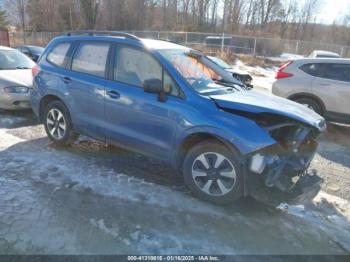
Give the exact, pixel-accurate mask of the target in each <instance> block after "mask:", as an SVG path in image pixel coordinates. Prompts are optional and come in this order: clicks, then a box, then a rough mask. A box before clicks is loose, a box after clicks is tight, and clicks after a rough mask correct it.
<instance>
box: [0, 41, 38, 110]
mask: <svg viewBox="0 0 350 262" xmlns="http://www.w3.org/2000/svg"><path fill="white" fill-rule="evenodd" d="M34 65H35V63H34V62H33V61H32V60H31V59H30V58H28V57H27V56H26V55H24V54H22V53H21V52H20V51H18V50H16V49H12V48H9V47H3V46H0V109H6V110H16V109H26V108H30V102H29V99H30V96H29V94H30V89H31V87H32V82H33V77H32V72H31V69H32V68H33V67H34Z"/></svg>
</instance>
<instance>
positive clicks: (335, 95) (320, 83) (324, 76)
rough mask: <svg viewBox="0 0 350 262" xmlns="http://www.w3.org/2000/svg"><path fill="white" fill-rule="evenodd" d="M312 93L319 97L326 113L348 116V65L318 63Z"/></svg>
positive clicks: (349, 73) (349, 111)
mask: <svg viewBox="0 0 350 262" xmlns="http://www.w3.org/2000/svg"><path fill="white" fill-rule="evenodd" d="M317 67H318V71H319V73H318V75H317V77H315V78H314V80H313V82H312V91H313V93H314V94H315V95H317V96H318V97H320V98H321V99H322V101H323V102H324V104H325V106H326V110H327V113H331V114H332V113H340V114H350V107H349V99H350V64H343V63H319V64H317Z"/></svg>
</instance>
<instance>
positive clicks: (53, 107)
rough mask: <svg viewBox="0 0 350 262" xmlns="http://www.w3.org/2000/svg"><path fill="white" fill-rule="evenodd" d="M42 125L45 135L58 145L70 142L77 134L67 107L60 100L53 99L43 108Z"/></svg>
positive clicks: (65, 144)
mask: <svg viewBox="0 0 350 262" xmlns="http://www.w3.org/2000/svg"><path fill="white" fill-rule="evenodd" d="M44 126H45V131H46V133H47V136H48V137H49V138H50V140H51V141H52V142H54V143H55V144H57V145H59V146H67V145H70V144H72V143H73V142H74V141H75V140H76V139H77V138H78V134H77V133H75V132H74V130H73V127H72V123H71V118H70V115H69V112H68V109H67V108H66V106H65V105H64V104H63V103H62V102H61V101H53V102H51V103H49V104H48V105H47V106H46V108H45V113H44Z"/></svg>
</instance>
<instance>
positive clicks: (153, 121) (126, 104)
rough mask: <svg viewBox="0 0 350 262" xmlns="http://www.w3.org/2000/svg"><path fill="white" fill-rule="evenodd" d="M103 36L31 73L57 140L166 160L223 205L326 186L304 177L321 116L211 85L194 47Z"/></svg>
mask: <svg viewBox="0 0 350 262" xmlns="http://www.w3.org/2000/svg"><path fill="white" fill-rule="evenodd" d="M103 34H104V33H103V32H93V31H91V32H90V31H88V32H76V33H69V34H68V35H63V36H60V37H57V38H55V39H53V40H52V41H51V42H50V43H49V45H48V47H47V48H46V49H45V51H44V53H43V55H42V56H41V58H40V60H39V64H38V66H36V67H34V69H33V76H34V77H35V78H34V84H33V91H32V95H31V101H32V107H33V110H34V112H35V114H36V115H37V116H38V118H39V119H40V120H41V121H42V122H43V123H44V126H45V130H46V132H47V135H48V137H49V138H50V139H51V140H52V141H53V142H54V143H55V144H57V145H62V146H66V145H69V144H71V143H72V142H73V141H74V140H76V139H77V137H78V135H79V134H84V135H87V136H91V137H93V138H95V139H98V140H101V141H103V142H105V143H110V144H114V145H117V146H120V147H123V148H126V149H129V150H133V151H136V152H140V153H143V154H146V155H148V156H152V157H155V158H158V159H161V160H164V161H166V162H168V163H170V164H171V165H172V166H173V167H174V168H176V169H177V170H178V171H179V174H181V175H183V176H184V181H185V183H186V185H187V186H188V188H189V189H190V190H191V191H192V192H193V194H194V195H196V196H197V197H199V198H202V199H205V200H208V201H211V202H214V203H218V204H227V203H231V202H233V201H234V200H237V199H239V198H241V197H244V196H247V195H250V194H253V192H255V191H256V190H259V189H264V191H265V189H266V190H267V191H268V192H276V191H277V192H281V195H282V196H288V197H291V196H296V195H300V194H302V193H305V192H309V193H310V192H311V191H310V190H312V192H314V191H317V190H318V189H319V186H318V185H317V182H318V176H316V175H314V176H311V175H309V174H306V172H305V171H306V169H307V168H308V166H309V164H310V162H311V160H312V158H313V155H314V152H315V150H316V147H317V142H316V139H317V137H318V135H319V134H320V133H321V132H323V131H324V130H325V128H326V126H325V121H324V119H323V118H322V117H321V116H319V115H318V114H316V113H315V112H314V111H312V110H310V109H308V108H307V107H305V106H302V105H299V104H297V103H294V102H292V101H289V100H286V99H283V98H279V97H276V96H272V95H268V94H263V93H260V92H255V91H248V90H243V89H238V88H237V89H236V88H233V87H228V86H227V85H224V84H223V85H221V84H219V83H218V82H215V81H213V80H212V79H211V78H210V77H209V76H208V74H207V73H206V72H205V71H204V70H203V68H202V66H200V65H199V64H198V63H197V62H196V60H194V59H193V57H192V56H191V49H189V48H187V47H184V46H181V45H177V44H174V43H169V42H165V41H160V40H150V39H140V38H137V37H135V36H133V35H130V34H126V33H118V32H113V33H111V32H109V33H108V35H109V36H104V35H103ZM82 168H83V167H82ZM306 181H309V182H307V183H306ZM310 181H312V183H310ZM267 194H268V193H267Z"/></svg>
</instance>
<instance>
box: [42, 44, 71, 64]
mask: <svg viewBox="0 0 350 262" xmlns="http://www.w3.org/2000/svg"><path fill="white" fill-rule="evenodd" d="M69 47H70V43H62V44H58V45H57V46H55V47H54V48H53V49H52V50H51V52H50V53H49V54H48V56H47V60H48V61H49V62H50V63H52V64H54V65H56V66H59V67H63V66H64V59H65V57H66V55H67V52H68V50H69Z"/></svg>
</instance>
